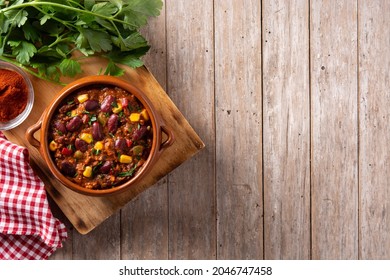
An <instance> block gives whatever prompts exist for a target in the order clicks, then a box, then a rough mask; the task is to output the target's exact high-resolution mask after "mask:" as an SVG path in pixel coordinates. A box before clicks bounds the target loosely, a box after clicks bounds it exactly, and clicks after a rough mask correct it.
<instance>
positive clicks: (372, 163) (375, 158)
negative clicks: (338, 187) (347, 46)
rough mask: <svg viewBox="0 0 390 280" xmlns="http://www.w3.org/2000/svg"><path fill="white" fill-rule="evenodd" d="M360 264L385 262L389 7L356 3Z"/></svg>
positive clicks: (389, 205) (389, 232)
mask: <svg viewBox="0 0 390 280" xmlns="http://www.w3.org/2000/svg"><path fill="white" fill-rule="evenodd" d="M358 18H359V101H360V102H359V104H360V107H359V108H360V115H359V116H360V138H359V140H360V141H359V143H360V160H359V178H360V193H361V198H360V216H361V217H360V221H361V226H360V236H361V239H360V258H362V259H389V258H390V190H389V186H390V172H389V166H390V151H389V148H388V147H389V135H390V122H389V120H390V111H389V108H390V98H389V97H390V90H389V89H390V79H389V77H390V76H389V73H390V48H389V47H390V2H389V1H385V0H383V1H380V0H376V1H368V0H364V1H359V16H358Z"/></svg>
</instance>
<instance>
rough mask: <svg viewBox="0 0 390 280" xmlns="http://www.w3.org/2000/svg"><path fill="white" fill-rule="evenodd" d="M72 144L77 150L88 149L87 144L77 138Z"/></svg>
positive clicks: (83, 150)
mask: <svg viewBox="0 0 390 280" xmlns="http://www.w3.org/2000/svg"><path fill="white" fill-rule="evenodd" d="M74 145H75V147H76V149H77V150H80V151H81V152H85V151H87V150H88V144H87V142H85V141H84V140H81V139H79V138H77V139H76V140H75V142H74Z"/></svg>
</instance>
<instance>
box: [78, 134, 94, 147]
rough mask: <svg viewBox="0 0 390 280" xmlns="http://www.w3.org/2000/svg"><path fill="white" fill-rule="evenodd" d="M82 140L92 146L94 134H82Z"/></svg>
mask: <svg viewBox="0 0 390 280" xmlns="http://www.w3.org/2000/svg"><path fill="white" fill-rule="evenodd" d="M80 139H81V140H84V141H85V142H87V143H88V144H90V143H91V142H92V140H93V137H92V134H90V133H81V135H80Z"/></svg>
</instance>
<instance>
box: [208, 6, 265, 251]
mask: <svg viewBox="0 0 390 280" xmlns="http://www.w3.org/2000/svg"><path fill="white" fill-rule="evenodd" d="M247 7H251V8H250V9H248V8H247ZM214 11H215V19H214V26H215V81H216V82H215V102H216V104H215V118H216V127H215V131H216V163H217V164H216V193H217V211H218V215H217V218H218V224H217V225H218V228H217V237H218V241H217V242H218V243H217V253H218V255H217V257H218V259H262V258H263V254H262V251H263V219H262V209H263V203H262V178H261V174H262V164H261V157H262V143H261V129H262V127H261V116H262V108H261V97H262V96H261V54H262V53H261V16H260V15H261V6H260V3H259V2H258V1H215V8H214ZM230 46H234V48H231V47H230Z"/></svg>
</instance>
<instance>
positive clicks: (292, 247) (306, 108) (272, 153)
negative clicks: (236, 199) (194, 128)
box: [263, 1, 310, 259]
mask: <svg viewBox="0 0 390 280" xmlns="http://www.w3.org/2000/svg"><path fill="white" fill-rule="evenodd" d="M308 10H309V7H308V2H307V1H296V2H294V3H293V2H291V1H263V61H264V63H263V71H264V73H263V106H264V107H263V108H264V112H263V126H264V128H263V145H264V208H265V209H264V226H265V236H264V254H265V258H266V259H309V258H310V96H309V90H310V89H309V30H308V20H309V14H308Z"/></svg>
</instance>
